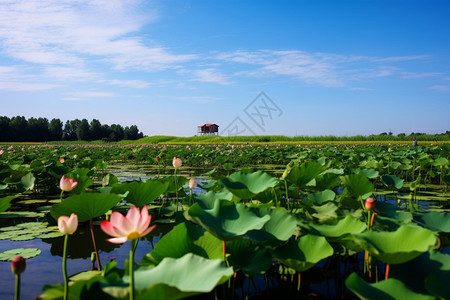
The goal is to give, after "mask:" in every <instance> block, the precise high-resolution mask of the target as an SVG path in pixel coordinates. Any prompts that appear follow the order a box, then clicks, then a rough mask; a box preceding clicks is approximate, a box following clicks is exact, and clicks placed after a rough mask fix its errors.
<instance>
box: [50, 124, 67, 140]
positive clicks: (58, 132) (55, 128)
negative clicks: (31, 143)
mask: <svg viewBox="0 0 450 300" xmlns="http://www.w3.org/2000/svg"><path fill="white" fill-rule="evenodd" d="M48 131H49V134H50V140H52V141H60V140H62V138H63V123H62V122H61V120H60V119H52V120H51V121H50V124H49V126H48Z"/></svg>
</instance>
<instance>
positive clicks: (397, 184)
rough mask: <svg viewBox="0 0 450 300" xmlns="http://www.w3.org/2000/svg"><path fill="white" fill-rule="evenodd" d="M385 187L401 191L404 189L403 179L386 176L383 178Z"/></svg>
mask: <svg viewBox="0 0 450 300" xmlns="http://www.w3.org/2000/svg"><path fill="white" fill-rule="evenodd" d="M381 180H382V181H383V183H384V185H385V186H387V187H388V188H390V189H396V190H399V189H401V188H402V187H403V179H400V178H398V177H397V176H395V175H384V176H383V177H381Z"/></svg>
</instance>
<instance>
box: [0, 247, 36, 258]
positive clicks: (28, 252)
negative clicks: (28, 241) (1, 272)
mask: <svg viewBox="0 0 450 300" xmlns="http://www.w3.org/2000/svg"><path fill="white" fill-rule="evenodd" d="M39 254H41V250H40V249H38V248H17V249H11V250H6V251H4V252H2V253H0V260H2V261H11V260H13V258H14V257H16V256H18V255H20V256H22V257H23V258H25V259H29V258H32V257H35V256H37V255H39Z"/></svg>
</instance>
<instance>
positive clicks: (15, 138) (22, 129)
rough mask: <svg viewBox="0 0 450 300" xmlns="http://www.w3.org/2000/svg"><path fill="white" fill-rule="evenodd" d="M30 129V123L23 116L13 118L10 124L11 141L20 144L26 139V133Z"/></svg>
mask: <svg viewBox="0 0 450 300" xmlns="http://www.w3.org/2000/svg"><path fill="white" fill-rule="evenodd" d="M27 127H28V121H27V119H25V117H23V116H16V117H12V119H11V121H10V122H9V128H10V129H11V141H12V142H20V141H24V140H25V138H26V132H27Z"/></svg>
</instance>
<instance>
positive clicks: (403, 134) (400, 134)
mask: <svg viewBox="0 0 450 300" xmlns="http://www.w3.org/2000/svg"><path fill="white" fill-rule="evenodd" d="M397 136H398V137H405V136H406V133H399V134H397Z"/></svg>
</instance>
